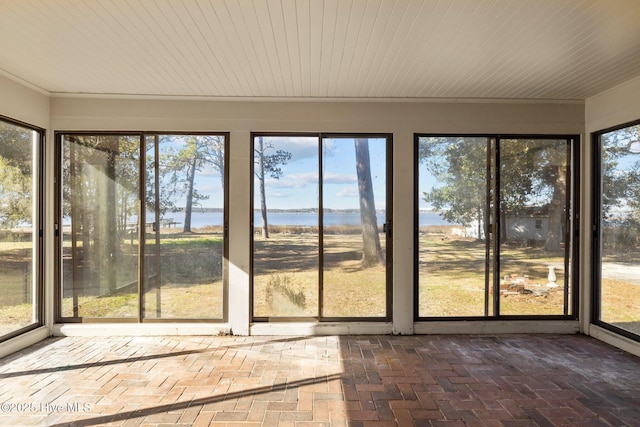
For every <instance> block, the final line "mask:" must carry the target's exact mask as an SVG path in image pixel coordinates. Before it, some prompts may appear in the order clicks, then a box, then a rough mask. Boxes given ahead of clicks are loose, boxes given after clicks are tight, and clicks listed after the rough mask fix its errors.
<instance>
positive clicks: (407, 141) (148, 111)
mask: <svg viewBox="0 0 640 427" xmlns="http://www.w3.org/2000/svg"><path fill="white" fill-rule="evenodd" d="M51 126H52V128H53V129H55V130H64V131H76V130H103V131H104V130H120V131H122V130H137V131H142V130H146V131H228V132H230V135H231V136H230V143H231V146H230V156H231V160H230V164H231V167H230V172H231V176H230V180H229V181H230V182H229V193H230V224H229V226H230V236H231V238H230V245H229V261H230V285H229V286H230V289H229V295H230V298H231V300H230V307H231V309H230V318H229V323H230V327H231V328H232V329H233V332H234V333H237V334H245V333H249V332H250V325H249V323H248V320H249V300H248V295H249V261H250V247H249V244H250V234H249V233H250V228H249V207H250V200H249V194H250V185H251V182H250V178H251V174H250V167H251V162H252V156H251V153H250V132H252V131H256V132H258V131H271V132H380V133H393V135H394V140H393V143H394V153H393V157H394V177H393V180H394V181H393V190H394V191H393V193H394V201H393V203H394V215H395V218H394V223H395V230H394V242H393V245H394V273H393V280H394V307H393V311H394V322H393V325H386V326H385V325H370V324H369V325H363V326H361V328H369V329H370V330H377V331H380V332H394V333H402V334H410V333H413V326H414V325H413V313H412V311H413V209H412V207H413V173H414V163H413V144H414V139H413V138H414V132H423V133H431V132H438V133H503V134H504V133H525V134H581V133H582V132H583V130H584V106H583V104H582V103H580V102H567V103H559V102H546V103H545V102H539V103H531V102H516V101H506V102H498V101H486V102H475V101H468V102H461V101H447V102H445V101H434V102H357V101H341V102H335V101H322V102H321V101H310V102H293V101H282V102H266V101H256V102H249V101H237V102H235V101H224V102H215V101H207V100H163V99H146V100H141V99H114V98H101V99H91V98H77V97H76V98H55V97H54V98H52V100H51ZM376 328H377V329H376ZM281 330H282V331H283V333H291V331H293V330H294V329H291V328H283V329H281ZM306 330H308V331H312V332H313V331H315V332H317V333H323V332H331V333H339V332H357V331H359V330H360V329H358V328H357V327H354V325H350V326H349V327H343V328H342V329H341V328H340V326H339V325H337V326H336V325H330V326H326V327H325V329H322V327H314V328H311V329H304V328H302V327H300V329H298V331H300V333H302V331H306ZM258 331H264V333H276V332H278V331H277V330H276V329H270V330H269V329H267V330H265V329H264V325H261V326H260V327H257V328H256V329H255V331H253V332H254V333H257V332H258ZM522 331H523V332H524V330H522Z"/></svg>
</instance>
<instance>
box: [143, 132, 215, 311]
mask: <svg viewBox="0 0 640 427" xmlns="http://www.w3.org/2000/svg"><path fill="white" fill-rule="evenodd" d="M145 141H146V145H145V153H146V165H147V166H146V170H147V174H146V185H145V188H146V196H145V203H146V209H145V221H144V235H145V243H146V244H145V251H144V252H145V258H144V259H145V268H144V272H145V280H144V283H143V295H144V301H143V303H144V317H145V318H157V319H167V318H181V319H210V318H214V319H221V318H223V283H224V280H223V277H224V274H223V272H224V269H223V261H224V205H225V203H224V201H225V192H224V188H225V183H224V165H225V161H224V158H225V157H224V156H225V154H224V153H225V146H224V143H225V138H224V136H222V135H153V136H146V138H145Z"/></svg>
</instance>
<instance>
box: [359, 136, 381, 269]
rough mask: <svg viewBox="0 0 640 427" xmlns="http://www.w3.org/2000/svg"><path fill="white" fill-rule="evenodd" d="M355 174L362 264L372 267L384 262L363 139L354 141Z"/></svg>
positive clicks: (368, 162)
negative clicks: (358, 203) (360, 226)
mask: <svg viewBox="0 0 640 427" xmlns="http://www.w3.org/2000/svg"><path fill="white" fill-rule="evenodd" d="M354 145H355V150H356V172H357V176H358V195H359V200H360V220H361V222H362V246H363V255H362V263H363V265H364V266H372V265H375V264H379V263H381V262H384V255H383V252H382V248H381V247H380V236H379V235H378V220H377V217H376V206H375V199H374V195H373V183H372V181H371V158H370V156H369V141H368V140H367V139H365V138H356V139H355V143H354Z"/></svg>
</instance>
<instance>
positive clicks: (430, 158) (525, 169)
mask: <svg viewBox="0 0 640 427" xmlns="http://www.w3.org/2000/svg"><path fill="white" fill-rule="evenodd" d="M490 144H495V142H491V141H490V140H488V139H487V138H475V137H469V138H456V137H439V138H438V137H434V138H423V139H421V140H420V143H419V159H420V162H421V163H424V164H425V165H426V166H427V169H428V170H429V171H430V172H431V174H432V175H433V176H434V177H435V178H436V180H437V181H438V183H439V186H437V187H435V188H432V189H431V190H430V191H425V192H424V193H423V200H425V201H427V202H429V203H431V205H432V206H433V207H434V209H436V210H439V211H441V212H442V216H443V218H444V219H446V220H447V221H449V222H452V223H458V224H462V225H465V226H467V227H468V226H471V225H472V224H476V225H477V227H478V231H477V233H478V234H477V235H478V237H479V238H483V237H484V233H483V225H484V224H485V223H486V222H487V218H489V213H488V206H487V161H488V157H487V153H488V150H489V149H490V148H491V145H490ZM492 149H493V148H492ZM499 149H500V156H499V160H500V165H499V168H500V169H499V177H500V215H499V217H500V220H501V221H503V223H502V224H501V225H502V227H501V229H502V231H503V233H502V235H501V236H500V238H501V239H504V238H505V236H506V227H505V224H504V219H505V217H506V215H507V214H508V215H511V216H521V215H525V214H526V212H527V208H530V207H531V205H532V204H534V205H540V204H544V206H538V207H540V208H545V209H547V210H548V214H549V219H550V221H549V222H550V228H549V233H548V234H547V237H546V241H545V248H546V249H548V250H559V249H560V244H561V241H562V237H563V225H564V215H565V213H566V211H565V208H566V206H565V204H566V189H567V188H566V187H567V171H568V164H567V147H566V141H565V140H529V139H508V140H501V141H500V147H499ZM494 169H495V166H494V167H492V168H491V174H492V179H495V178H494V176H495V170H494ZM490 192H491V193H490V194H491V196H492V197H493V196H494V195H493V189H490Z"/></svg>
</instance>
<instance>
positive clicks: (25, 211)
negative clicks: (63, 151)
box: [0, 121, 33, 228]
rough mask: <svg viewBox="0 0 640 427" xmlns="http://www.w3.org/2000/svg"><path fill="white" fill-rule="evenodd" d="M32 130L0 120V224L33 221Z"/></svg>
mask: <svg viewBox="0 0 640 427" xmlns="http://www.w3.org/2000/svg"><path fill="white" fill-rule="evenodd" d="M32 138H33V131H31V130H28V129H25V128H22V127H19V126H15V125H12V124H10V123H6V122H3V121H0V227H7V228H10V227H15V226H16V225H18V224H20V223H30V222H31V221H32V218H31V214H32V208H31V204H32V202H33V200H32V196H33V195H32V163H33V144H32V142H33V141H32Z"/></svg>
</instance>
